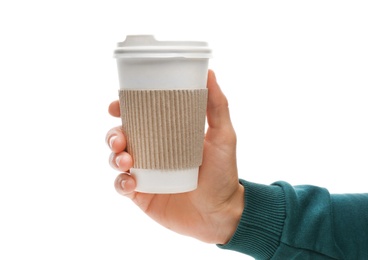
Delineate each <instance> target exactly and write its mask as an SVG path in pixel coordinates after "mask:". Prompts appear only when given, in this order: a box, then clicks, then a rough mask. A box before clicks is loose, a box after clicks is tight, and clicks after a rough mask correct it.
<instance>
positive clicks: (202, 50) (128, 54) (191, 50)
mask: <svg viewBox="0 0 368 260" xmlns="http://www.w3.org/2000/svg"><path fill="white" fill-rule="evenodd" d="M114 56H115V58H201V59H208V58H211V57H212V51H211V49H210V48H209V47H208V44H207V43H206V42H199V41H158V40H156V39H155V37H154V36H153V35H128V36H126V39H125V41H123V42H119V43H118V46H117V48H116V49H115V52H114Z"/></svg>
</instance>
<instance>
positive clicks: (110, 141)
mask: <svg viewBox="0 0 368 260" xmlns="http://www.w3.org/2000/svg"><path fill="white" fill-rule="evenodd" d="M116 138H117V136H116V135H113V136H111V137H110V139H109V146H110V148H111V149H112V145H113V143H114V141H115V140H116Z"/></svg>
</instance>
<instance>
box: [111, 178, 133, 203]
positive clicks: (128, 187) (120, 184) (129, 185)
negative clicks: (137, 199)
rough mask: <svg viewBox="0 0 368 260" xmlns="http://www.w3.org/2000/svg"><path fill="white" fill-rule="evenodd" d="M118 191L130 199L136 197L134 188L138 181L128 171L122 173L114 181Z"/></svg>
mask: <svg viewBox="0 0 368 260" xmlns="http://www.w3.org/2000/svg"><path fill="white" fill-rule="evenodd" d="M114 186H115V189H116V191H117V192H118V193H119V194H121V195H123V196H126V197H128V198H130V199H133V198H134V194H135V192H134V189H135V187H136V182H135V180H134V178H133V177H132V176H130V175H129V174H128V173H121V174H119V175H118V176H117V177H116V179H115V183H114Z"/></svg>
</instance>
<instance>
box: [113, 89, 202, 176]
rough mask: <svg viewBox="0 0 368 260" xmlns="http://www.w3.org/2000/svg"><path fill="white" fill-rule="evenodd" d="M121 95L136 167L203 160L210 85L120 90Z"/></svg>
mask: <svg viewBox="0 0 368 260" xmlns="http://www.w3.org/2000/svg"><path fill="white" fill-rule="evenodd" d="M119 99H120V112H121V119H122V126H123V131H124V132H125V134H126V137H127V151H128V152H129V153H130V154H131V155H132V157H133V160H134V166H133V168H140V169H182V168H194V167H198V166H200V165H201V164H202V152H203V139H204V127H205V119H206V106H207V89H185V90H120V91H119Z"/></svg>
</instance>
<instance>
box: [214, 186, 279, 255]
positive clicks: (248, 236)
mask: <svg viewBox="0 0 368 260" xmlns="http://www.w3.org/2000/svg"><path fill="white" fill-rule="evenodd" d="M239 181H240V183H241V184H242V185H243V186H244V188H245V192H244V201H245V207H244V211H243V214H242V217H241V219H240V222H239V225H238V227H237V230H236V231H235V233H234V235H233V237H232V238H231V240H230V241H229V242H228V243H227V244H225V245H217V246H218V247H219V248H222V249H228V250H233V251H238V252H241V253H244V254H247V255H249V256H252V257H254V258H255V259H269V258H271V257H272V256H273V254H274V252H275V251H276V249H277V247H278V245H279V243H280V237H281V233H282V228H283V225H284V220H285V196H284V192H283V190H282V188H281V187H280V186H276V185H263V184H256V183H252V182H247V181H244V180H239Z"/></svg>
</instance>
